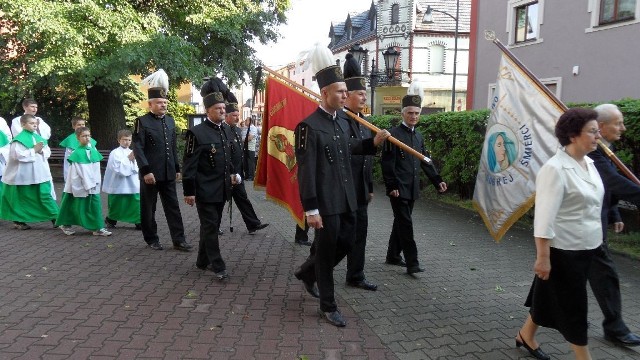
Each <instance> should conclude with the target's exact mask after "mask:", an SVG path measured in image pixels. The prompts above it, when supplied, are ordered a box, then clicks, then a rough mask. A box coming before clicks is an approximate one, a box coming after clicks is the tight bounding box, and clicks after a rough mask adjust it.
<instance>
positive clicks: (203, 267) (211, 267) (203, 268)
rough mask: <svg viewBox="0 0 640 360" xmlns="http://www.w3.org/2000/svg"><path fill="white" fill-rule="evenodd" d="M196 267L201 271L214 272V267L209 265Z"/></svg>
mask: <svg viewBox="0 0 640 360" xmlns="http://www.w3.org/2000/svg"><path fill="white" fill-rule="evenodd" d="M196 267H197V268H198V269H200V270H209V271H213V265H211V264H208V265H198V264H196Z"/></svg>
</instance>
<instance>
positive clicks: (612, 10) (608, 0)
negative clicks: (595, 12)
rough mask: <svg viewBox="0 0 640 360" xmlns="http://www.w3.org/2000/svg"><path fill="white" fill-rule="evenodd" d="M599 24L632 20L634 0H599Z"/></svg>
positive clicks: (634, 10)
mask: <svg viewBox="0 0 640 360" xmlns="http://www.w3.org/2000/svg"><path fill="white" fill-rule="evenodd" d="M599 15H600V16H599V17H600V19H599V21H598V23H599V24H600V25H604V24H610V23H614V22H618V21H627V20H633V19H635V16H636V0H601V1H600V14H599Z"/></svg>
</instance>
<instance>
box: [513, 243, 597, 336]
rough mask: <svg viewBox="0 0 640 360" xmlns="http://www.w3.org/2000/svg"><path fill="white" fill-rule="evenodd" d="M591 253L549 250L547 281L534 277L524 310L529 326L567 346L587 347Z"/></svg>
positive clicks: (592, 251)
mask: <svg viewBox="0 0 640 360" xmlns="http://www.w3.org/2000/svg"><path fill="white" fill-rule="evenodd" d="M595 252H596V249H594V250H560V249H555V248H551V252H550V260H551V273H550V274H549V279H548V280H541V279H540V278H538V277H537V276H536V277H535V278H534V279H533V284H532V285H531V289H530V290H529V296H528V297H527V301H526V302H525V306H528V307H530V310H529V312H530V314H531V318H532V319H533V322H534V323H536V324H537V325H540V326H544V327H548V328H552V329H556V330H558V331H560V333H561V334H562V336H564V338H565V340H567V341H568V342H569V343H571V344H574V345H578V346H585V345H587V341H588V337H587V326H588V325H587V311H588V299H587V277H588V274H589V266H590V265H591V259H592V258H593V255H594V254H595Z"/></svg>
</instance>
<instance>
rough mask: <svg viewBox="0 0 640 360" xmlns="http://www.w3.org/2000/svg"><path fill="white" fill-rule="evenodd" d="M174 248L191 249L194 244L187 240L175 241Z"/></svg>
mask: <svg viewBox="0 0 640 360" xmlns="http://www.w3.org/2000/svg"><path fill="white" fill-rule="evenodd" d="M173 248H174V249H176V250H180V251H191V249H192V248H193V246H192V245H191V244H189V243H188V242H186V241H181V242H179V243H173Z"/></svg>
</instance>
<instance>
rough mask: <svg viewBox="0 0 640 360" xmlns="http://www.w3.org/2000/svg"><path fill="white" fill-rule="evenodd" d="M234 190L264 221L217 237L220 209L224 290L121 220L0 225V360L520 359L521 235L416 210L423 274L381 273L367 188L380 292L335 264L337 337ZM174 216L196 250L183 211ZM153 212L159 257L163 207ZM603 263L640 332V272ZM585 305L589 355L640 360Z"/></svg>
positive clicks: (281, 216) (527, 253)
mask: <svg viewBox="0 0 640 360" xmlns="http://www.w3.org/2000/svg"><path fill="white" fill-rule="evenodd" d="M249 185H251V183H249ZM60 187H61V184H59V183H57V184H56V188H57V190H58V191H60ZM247 190H248V192H249V196H250V197H251V199H252V201H253V203H254V206H255V208H256V211H257V213H258V214H259V216H260V217H261V218H262V221H263V222H268V223H271V226H269V227H268V228H266V229H264V230H261V231H259V232H258V233H257V234H256V235H249V234H247V231H246V228H245V227H244V224H242V220H241V217H240V215H239V214H238V213H237V212H235V213H234V214H233V226H234V231H233V232H230V231H229V226H228V225H229V219H228V217H227V216H228V214H227V213H226V210H225V219H224V220H223V225H224V227H223V228H224V230H225V235H224V236H223V237H222V238H221V246H222V252H223V256H224V258H225V261H226V263H227V269H228V271H229V273H230V275H231V278H230V281H229V282H228V283H226V284H221V283H218V282H217V281H215V280H213V278H212V275H211V273H208V272H205V271H202V270H199V269H197V268H196V267H195V257H196V254H195V252H191V253H183V252H179V251H175V250H172V249H166V250H164V251H153V250H150V249H148V248H146V247H145V243H144V241H143V240H142V238H141V234H140V232H138V231H136V230H134V229H133V226H132V225H124V226H123V227H122V228H120V227H119V228H117V229H115V230H114V235H113V236H111V237H109V238H102V237H95V236H91V235H90V233H89V232H82V231H79V232H78V233H77V234H76V235H75V236H65V235H64V234H63V233H62V232H61V231H60V230H57V229H52V228H51V225H50V224H49V223H40V224H36V225H35V226H34V228H33V229H32V230H28V231H20V230H14V229H13V228H12V227H11V224H10V223H7V222H0V241H1V242H2V244H3V247H2V252H1V253H0V289H1V292H0V359H114V358H117V359H518V358H527V355H528V354H527V353H526V352H525V351H523V350H519V349H515V347H514V337H515V334H516V332H517V329H518V328H519V326H520V325H521V323H522V321H523V320H524V317H525V316H526V308H524V307H523V306H522V303H523V302H524V298H525V297H526V294H527V292H528V289H529V285H530V281H531V279H532V278H533V274H532V271H531V267H532V264H533V257H534V245H533V241H532V237H531V231H530V230H527V229H514V230H511V231H510V232H509V233H508V235H507V237H506V238H505V239H504V240H503V242H502V243H501V244H495V243H494V242H493V241H492V240H491V238H490V237H489V235H488V233H487V231H486V229H485V228H484V225H483V224H482V222H481V220H480V219H479V217H478V216H477V215H476V214H475V213H473V212H470V211H466V210H460V209H456V208H452V207H450V206H447V205H442V204H438V203H430V202H424V201H421V202H418V203H417V204H416V208H415V210H414V221H415V223H416V224H415V230H416V231H415V233H416V237H417V239H418V249H419V256H420V259H421V264H422V265H423V267H425V268H426V269H427V271H426V272H425V273H421V274H419V275H418V276H417V278H412V277H409V276H407V275H405V273H404V270H403V269H402V268H399V267H395V266H389V265H385V264H384V259H385V253H386V242H387V239H388V236H389V233H390V225H391V217H392V214H391V209H390V206H389V203H388V200H387V199H386V198H385V197H384V196H382V195H380V194H381V192H378V193H377V195H376V198H375V199H374V201H373V203H372V204H371V206H370V224H369V229H370V231H369V245H368V248H367V264H366V269H365V270H366V273H367V277H368V278H369V280H371V281H372V282H375V283H377V284H378V285H379V288H378V291H376V292H368V291H364V290H359V289H353V288H347V287H345V286H344V276H345V267H346V265H345V262H344V261H343V263H341V264H340V265H339V266H338V267H337V269H336V276H335V278H336V291H337V295H338V305H339V307H340V309H341V310H342V312H343V313H344V315H345V316H346V319H347V322H348V324H347V327H346V328H342V329H338V328H335V327H333V326H331V325H329V324H327V323H326V322H325V321H324V320H322V319H321V318H320V317H319V316H318V315H316V309H317V307H318V304H317V301H316V300H315V299H313V298H311V297H310V296H309V295H307V294H306V292H305V291H304V289H303V287H302V284H301V283H300V282H299V281H297V280H296V279H295V277H294V276H293V271H294V269H295V268H296V266H297V265H298V264H300V263H301V262H302V261H303V259H304V258H305V257H306V256H307V254H308V249H309V248H308V247H302V246H298V245H295V244H294V243H293V233H294V225H293V222H292V220H291V219H290V217H289V216H288V214H287V213H286V212H285V211H284V210H283V209H281V208H280V207H278V206H277V205H275V204H273V203H272V202H269V201H266V200H264V193H263V192H260V191H254V190H253V189H251V186H249V188H248V189H247ZM178 191H179V193H181V189H179V190H178ZM105 204H106V202H105ZM181 209H182V213H183V218H184V220H185V228H186V233H187V238H188V241H190V242H191V243H193V244H194V245H196V244H197V239H198V226H199V224H198V220H197V214H196V210H195V208H191V207H188V206H186V205H182V206H181ZM234 209H235V208H234ZM159 215H160V216H158V222H159V230H160V237H161V239H162V243H163V245H165V248H170V245H171V241H170V238H169V234H168V229H167V227H166V222H165V220H164V217H163V216H162V215H163V212H162V210H161V209H159ZM616 263H617V265H618V267H619V270H620V274H621V278H622V282H623V284H622V287H623V306H624V315H625V319H626V321H627V324H628V325H629V326H630V327H631V328H632V329H633V330H635V331H638V332H640V280H638V278H637V276H635V274H636V273H637V269H638V266H639V265H640V263H638V262H636V261H632V260H629V259H626V258H622V257H617V258H616ZM590 309H591V312H590V317H589V320H590V323H591V328H590V346H591V348H592V355H593V357H594V359H634V358H636V359H637V358H640V354H639V353H638V352H636V351H635V350H629V349H624V348H619V347H615V346H613V345H612V344H610V343H608V342H606V341H604V340H603V338H602V329H601V327H600V322H601V320H602V315H601V314H600V313H599V309H598V307H597V304H596V303H595V301H593V299H592V301H591V303H590ZM538 341H539V342H540V343H541V344H543V348H544V349H545V351H546V352H547V353H549V354H550V355H551V356H552V357H553V358H554V359H572V358H573V356H572V355H571V353H570V349H569V346H568V345H567V344H566V343H565V342H564V341H562V339H561V336H560V335H559V334H558V333H557V332H555V331H552V330H546V329H542V330H541V331H540V333H539V336H538Z"/></svg>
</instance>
